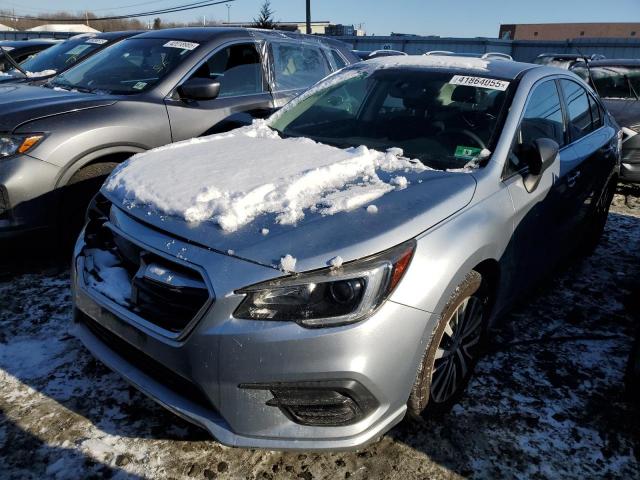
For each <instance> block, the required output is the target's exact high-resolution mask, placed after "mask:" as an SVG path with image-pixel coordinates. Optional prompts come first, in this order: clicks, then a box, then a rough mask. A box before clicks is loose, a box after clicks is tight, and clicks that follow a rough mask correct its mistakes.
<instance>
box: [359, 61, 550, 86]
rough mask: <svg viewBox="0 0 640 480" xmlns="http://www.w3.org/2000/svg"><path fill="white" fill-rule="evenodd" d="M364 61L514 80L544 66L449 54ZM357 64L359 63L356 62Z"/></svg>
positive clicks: (383, 65) (373, 63) (390, 65)
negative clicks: (524, 73)
mask: <svg viewBox="0 0 640 480" xmlns="http://www.w3.org/2000/svg"><path fill="white" fill-rule="evenodd" d="M364 63H366V64H369V65H375V66H378V67H379V68H425V69H436V70H455V71H460V72H463V73H465V74H467V75H473V76H479V77H482V76H487V75H488V76H491V77H497V78H504V79H510V80H514V79H515V78H516V77H518V76H519V75H520V74H521V73H523V72H526V71H527V70H531V69H536V68H544V67H543V66H541V65H535V64H532V63H523V62H514V61H512V60H505V59H494V58H485V59H481V58H476V57H460V56H449V55H409V56H396V57H378V58H374V59H372V60H366V61H365V62H364ZM356 65H357V64H356Z"/></svg>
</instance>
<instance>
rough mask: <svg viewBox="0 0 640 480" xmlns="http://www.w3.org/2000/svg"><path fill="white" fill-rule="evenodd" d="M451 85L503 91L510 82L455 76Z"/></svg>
mask: <svg viewBox="0 0 640 480" xmlns="http://www.w3.org/2000/svg"><path fill="white" fill-rule="evenodd" d="M449 83H450V84H451V85H467V86H469V87H480V88H489V89H491V90H502V91H503V92H504V91H505V90H506V89H507V87H509V82H505V81H504V80H496V79H494V78H483V77H467V76H465V75H454V76H453V78H452V79H451V80H450V81H449Z"/></svg>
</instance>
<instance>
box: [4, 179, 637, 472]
mask: <svg viewBox="0 0 640 480" xmlns="http://www.w3.org/2000/svg"><path fill="white" fill-rule="evenodd" d="M639 194H640V189H634V188H630V187H627V188H621V189H620V191H619V195H617V196H616V199H615V202H614V203H615V206H614V211H613V212H612V214H611V215H610V218H609V223H608V226H607V231H606V234H605V237H604V238H603V240H602V242H601V245H600V247H599V248H598V250H597V251H596V253H595V254H594V255H593V256H592V257H591V258H589V259H588V260H586V261H583V262H581V263H577V264H573V265H572V266H570V267H569V268H568V269H565V270H563V271H561V272H559V273H558V274H557V275H556V277H555V279H554V280H553V281H552V282H551V283H550V284H548V285H546V286H545V287H544V288H542V289H541V290H540V291H539V292H537V293H536V294H535V295H533V296H532V298H530V299H528V300H527V301H526V302H524V303H523V305H522V306H521V307H519V308H518V309H517V310H516V311H514V312H513V313H512V314H511V315H510V316H509V318H508V319H507V322H505V325H507V326H505V327H503V328H502V329H501V331H500V332H498V334H497V336H496V337H495V341H494V343H493V345H492V346H491V347H490V350H489V352H488V353H487V355H486V357H485V358H484V360H483V361H482V362H481V363H480V364H479V368H478V371H477V375H476V377H475V379H474V380H473V381H472V382H471V384H470V388H469V389H468V392H467V394H466V395H465V397H464V399H463V401H462V403H461V404H460V405H459V406H457V407H456V408H455V409H454V411H453V412H452V413H451V414H449V415H447V416H446V417H445V418H443V419H441V420H438V421H430V422H428V423H427V424H425V425H422V426H419V427H417V426H415V425H408V424H403V425H401V426H399V427H397V428H395V429H394V430H392V431H391V432H389V433H388V434H387V435H386V436H385V437H384V438H383V439H382V440H381V441H380V442H379V443H377V444H375V445H372V446H370V447H368V448H365V449H363V450H361V451H359V452H355V453H335V454H313V453H308V454H297V453H295V454H294V453H279V452H265V451H250V450H236V449H229V448H225V447H222V446H220V445H219V444H218V443H216V442H215V441H214V440H212V439H211V438H210V437H208V435H207V434H206V433H204V432H202V431H200V430H199V429H198V428H196V427H193V426H191V425H189V424H187V423H185V422H183V421H182V420H180V419H179V418H177V417H175V416H173V415H172V414H170V413H167V412H165V411H164V410H163V409H162V408H160V407H158V406H156V405H155V404H154V403H152V402H151V401H149V400H147V399H146V398H145V397H143V396H142V395H140V394H139V393H137V392H136V391H135V390H133V389H132V388H130V387H129V386H128V385H127V384H126V383H124V382H123V381H122V380H121V379H120V378H119V377H118V376H117V375H115V374H113V373H111V372H109V371H108V370H107V369H106V368H105V367H103V366H102V365H100V364H99V363H97V362H95V361H94V360H93V359H92V358H91V356H90V355H89V354H88V353H87V352H86V351H85V350H84V349H83V347H82V346H81V345H80V343H79V342H78V341H77V340H76V339H75V338H74V337H73V336H71V335H70V334H69V332H68V327H69V325H70V319H69V309H70V302H69V299H70V297H69V280H68V271H66V270H64V269H61V268H59V267H58V268H56V267H51V266H50V265H47V263H46V262H41V261H39V260H32V261H31V262H30V265H27V266H24V265H22V264H21V262H17V263H16V264H15V265H11V266H9V267H5V268H4V270H3V269H2V267H0V477H2V478H42V477H47V478H48V477H57V478H70V479H76V478H87V477H92V476H93V477H115V478H128V477H134V478H135V477H140V478H208V479H211V478H220V479H224V478H233V479H235V478H251V479H253V478H266V479H269V478H302V479H305V480H308V479H312V478H314V479H322V478H324V479H333V478H350V479H364V478H390V479H407V478H436V479H440V478H442V479H450V478H459V477H475V478H514V477H519V478H522V477H528V478H594V477H598V478H621V479H631V478H640V460H639V458H638V455H640V453H638V452H640V433H639V432H640V412H639V411H638V407H635V408H634V407H632V406H631V405H629V404H628V403H626V402H625V401H624V397H623V383H622V380H623V370H624V365H625V361H626V357H627V355H628V352H629V348H630V345H631V335H632V330H633V328H634V326H635V323H636V322H637V320H634V315H635V318H636V319H637V316H638V312H639V311H640V288H639V285H640V280H639V279H640V276H639V273H640V199H639Z"/></svg>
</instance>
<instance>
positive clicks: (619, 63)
mask: <svg viewBox="0 0 640 480" xmlns="http://www.w3.org/2000/svg"><path fill="white" fill-rule="evenodd" d="M589 66H590V67H640V59H636V58H620V59H615V58H612V59H609V58H607V59H606V60H592V61H590V62H589Z"/></svg>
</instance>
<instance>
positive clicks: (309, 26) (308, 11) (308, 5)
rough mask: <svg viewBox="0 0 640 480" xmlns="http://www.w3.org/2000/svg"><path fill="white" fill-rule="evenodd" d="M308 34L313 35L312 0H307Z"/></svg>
mask: <svg viewBox="0 0 640 480" xmlns="http://www.w3.org/2000/svg"><path fill="white" fill-rule="evenodd" d="M307 35H311V0H307Z"/></svg>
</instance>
